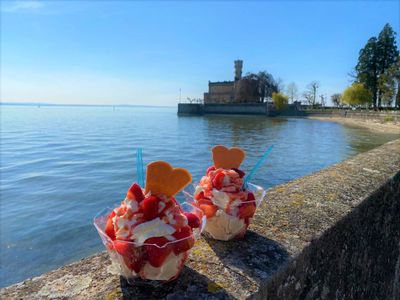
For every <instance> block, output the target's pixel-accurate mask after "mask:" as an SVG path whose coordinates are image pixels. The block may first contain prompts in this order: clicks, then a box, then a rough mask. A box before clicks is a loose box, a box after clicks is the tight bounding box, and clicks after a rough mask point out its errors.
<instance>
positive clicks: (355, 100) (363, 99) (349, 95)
mask: <svg viewBox="0 0 400 300" xmlns="http://www.w3.org/2000/svg"><path fill="white" fill-rule="evenodd" d="M372 99H373V95H372V94H371V92H370V91H369V90H368V89H367V88H365V87H364V85H363V84H362V83H353V84H352V85H351V86H349V87H348V88H347V89H345V90H344V92H343V96H342V101H343V102H344V103H347V104H349V105H352V106H359V105H364V104H370V103H371V102H372Z"/></svg>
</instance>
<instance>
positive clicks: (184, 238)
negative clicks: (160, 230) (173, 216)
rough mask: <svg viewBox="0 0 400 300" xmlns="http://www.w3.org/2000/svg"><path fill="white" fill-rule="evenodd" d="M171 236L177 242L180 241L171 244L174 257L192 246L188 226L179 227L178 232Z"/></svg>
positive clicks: (192, 239)
mask: <svg viewBox="0 0 400 300" xmlns="http://www.w3.org/2000/svg"><path fill="white" fill-rule="evenodd" d="M172 236H173V237H174V238H176V239H177V240H181V241H179V242H175V243H174V244H173V247H174V253H175V254H176V255H178V254H179V253H182V252H186V251H188V250H189V249H190V248H192V247H193V246H194V238H193V236H192V229H191V228H190V227H189V226H184V227H181V229H180V230H179V231H176V232H175V233H174V234H173V235H172Z"/></svg>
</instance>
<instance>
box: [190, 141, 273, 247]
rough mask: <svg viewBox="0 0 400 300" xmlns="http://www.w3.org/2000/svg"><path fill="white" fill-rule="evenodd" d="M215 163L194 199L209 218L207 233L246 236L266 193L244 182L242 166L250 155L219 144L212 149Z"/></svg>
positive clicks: (220, 237) (224, 237)
mask: <svg viewBox="0 0 400 300" xmlns="http://www.w3.org/2000/svg"><path fill="white" fill-rule="evenodd" d="M212 154H213V161H214V165H213V166H210V167H209V168H208V169H207V172H206V175H205V176H203V177H202V178H201V180H200V182H199V183H198V185H197V186H196V189H195V192H194V201H195V204H196V206H197V207H199V208H200V209H201V210H202V211H203V212H204V214H205V215H206V217H207V223H206V226H205V232H206V233H207V234H208V235H209V236H210V237H212V238H214V239H217V240H224V241H227V240H230V239H233V238H240V237H243V236H244V234H245V233H246V230H247V227H248V226H249V224H250V219H251V218H252V217H253V215H254V213H255V211H256V208H257V206H258V205H259V204H260V203H261V201H262V199H263V197H264V195H265V192H264V190H263V189H262V188H261V187H258V186H255V185H253V184H244V176H245V173H244V172H243V171H242V170H241V169H240V165H241V163H242V161H243V160H244V158H245V156H246V154H245V152H244V151H243V150H242V149H240V148H230V149H228V148H226V147H224V146H221V145H218V146H215V147H214V148H213V149H212Z"/></svg>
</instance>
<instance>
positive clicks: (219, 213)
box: [185, 183, 266, 241]
mask: <svg viewBox="0 0 400 300" xmlns="http://www.w3.org/2000/svg"><path fill="white" fill-rule="evenodd" d="M195 186H196V185H195ZM188 190H190V189H187V190H186V191H185V195H186V197H189V195H190V194H191V193H190V192H189V191H188ZM246 190H247V191H248V192H251V193H252V194H253V195H254V200H245V201H242V200H239V199H237V200H234V201H231V202H230V203H229V204H226V203H223V202H222V205H221V201H213V199H212V198H211V199H210V200H206V204H205V203H204V202H203V201H202V200H201V199H196V196H195V197H194V205H195V206H197V207H198V208H199V209H202V210H203V212H204V214H205V215H206V217H207V223H206V225H205V228H204V234H205V235H206V236H207V237H210V238H212V239H216V240H222V241H228V240H231V239H236V238H242V237H244V235H245V234H246V231H247V228H248V226H249V225H250V222H251V219H252V218H253V216H254V214H255V212H256V209H257V208H258V207H259V206H260V205H261V203H262V201H263V200H264V198H265V194H266V192H265V190H264V189H263V188H262V187H260V186H257V185H255V184H251V183H248V184H247V187H246ZM222 193H223V192H222ZM219 194H220V195H221V192H220V193H219Z"/></svg>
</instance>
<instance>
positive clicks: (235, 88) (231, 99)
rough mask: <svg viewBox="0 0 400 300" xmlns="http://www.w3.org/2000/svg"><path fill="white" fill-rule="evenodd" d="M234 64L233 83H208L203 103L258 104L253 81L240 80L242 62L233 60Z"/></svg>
mask: <svg viewBox="0 0 400 300" xmlns="http://www.w3.org/2000/svg"><path fill="white" fill-rule="evenodd" d="M234 64H235V77H234V81H216V82H211V81H209V82H208V92H207V93H204V103H238V102H259V96H258V95H257V92H256V89H257V88H255V84H256V83H255V82H254V80H249V79H247V78H242V68H243V60H235V62H234Z"/></svg>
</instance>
